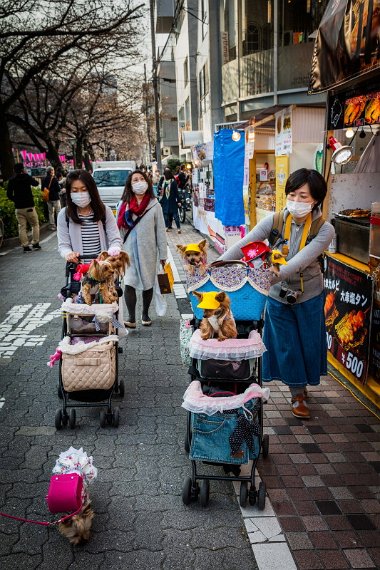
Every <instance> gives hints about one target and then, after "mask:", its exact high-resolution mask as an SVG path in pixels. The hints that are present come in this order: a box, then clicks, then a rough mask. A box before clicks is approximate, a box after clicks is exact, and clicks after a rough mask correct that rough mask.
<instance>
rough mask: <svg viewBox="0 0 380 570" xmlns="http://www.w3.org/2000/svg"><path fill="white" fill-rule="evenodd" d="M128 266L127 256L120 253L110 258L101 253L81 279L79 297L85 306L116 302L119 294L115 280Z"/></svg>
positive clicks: (121, 275)
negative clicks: (100, 300) (95, 303)
mask: <svg viewBox="0 0 380 570" xmlns="http://www.w3.org/2000/svg"><path fill="white" fill-rule="evenodd" d="M126 266H129V256H128V254H127V253H126V252H124V251H122V252H120V253H119V255H118V256H116V257H111V256H109V255H108V253H107V252H105V251H103V252H102V253H101V254H100V255H99V257H98V259H94V260H93V261H92V263H91V265H90V268H89V270H88V272H87V273H86V275H85V276H84V277H83V280H82V286H81V296H82V299H83V301H84V302H85V303H86V304H87V305H92V303H94V302H99V301H98V300H99V298H100V297H101V299H102V301H103V303H113V302H115V301H118V299H119V294H118V291H117V287H116V285H115V280H116V279H120V278H121V277H123V275H124V273H125V267H126Z"/></svg>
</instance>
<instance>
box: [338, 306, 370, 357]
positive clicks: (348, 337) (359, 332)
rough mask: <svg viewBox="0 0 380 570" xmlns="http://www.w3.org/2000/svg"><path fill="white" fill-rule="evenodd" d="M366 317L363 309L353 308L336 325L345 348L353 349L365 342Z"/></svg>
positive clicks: (339, 338) (340, 340)
mask: <svg viewBox="0 0 380 570" xmlns="http://www.w3.org/2000/svg"><path fill="white" fill-rule="evenodd" d="M364 318H365V316H364V313H363V311H360V310H359V311H355V310H352V311H350V312H349V313H348V314H346V315H344V317H343V318H342V319H341V320H340V321H339V322H338V323H337V324H336V325H335V331H336V334H337V337H338V340H339V342H340V344H341V345H342V347H343V348H344V349H345V350H352V349H353V348H355V347H357V346H359V345H360V344H362V343H363V341H364V339H365V337H366V335H367V330H366V329H365V328H364Z"/></svg>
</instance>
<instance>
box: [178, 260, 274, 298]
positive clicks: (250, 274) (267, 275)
mask: <svg viewBox="0 0 380 570" xmlns="http://www.w3.org/2000/svg"><path fill="white" fill-rule="evenodd" d="M272 279H273V273H272V271H271V270H270V269H268V268H267V269H264V268H262V267H260V268H258V269H254V268H252V267H245V266H244V265H242V264H240V263H236V264H229V265H224V266H221V267H209V268H208V269H207V271H206V273H202V272H200V271H199V269H198V268H194V272H193V273H190V272H189V273H187V274H186V280H187V289H188V292H191V291H195V290H197V289H199V288H200V287H202V285H205V283H207V282H208V281H211V283H212V284H213V285H214V286H215V287H216V288H217V289H220V290H222V291H226V292H227V293H228V292H231V291H237V290H238V289H241V288H242V287H243V286H244V285H245V284H246V283H247V282H248V283H249V284H250V285H252V287H253V288H254V289H256V290H257V291H258V292H259V293H262V294H263V295H268V291H269V289H270V287H271V283H272Z"/></svg>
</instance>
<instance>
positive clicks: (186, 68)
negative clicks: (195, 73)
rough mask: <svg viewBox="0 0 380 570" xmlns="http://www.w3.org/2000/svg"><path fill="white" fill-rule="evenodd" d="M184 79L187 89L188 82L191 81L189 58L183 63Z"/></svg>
mask: <svg viewBox="0 0 380 570" xmlns="http://www.w3.org/2000/svg"><path fill="white" fill-rule="evenodd" d="M183 79H184V81H185V87H186V85H187V82H188V81H189V61H188V59H187V57H186V59H185V61H184V62H183Z"/></svg>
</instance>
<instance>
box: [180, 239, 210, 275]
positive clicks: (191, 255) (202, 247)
mask: <svg viewBox="0 0 380 570" xmlns="http://www.w3.org/2000/svg"><path fill="white" fill-rule="evenodd" d="M177 250H178V252H179V253H180V255H181V257H182V258H183V261H184V266H185V270H186V271H188V272H189V273H191V274H193V273H194V270H195V269H198V271H199V272H200V273H202V274H203V273H205V271H206V267H207V265H206V263H207V254H206V251H207V241H206V240H205V239H203V240H202V241H200V242H198V243H189V244H187V245H177Z"/></svg>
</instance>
